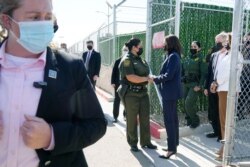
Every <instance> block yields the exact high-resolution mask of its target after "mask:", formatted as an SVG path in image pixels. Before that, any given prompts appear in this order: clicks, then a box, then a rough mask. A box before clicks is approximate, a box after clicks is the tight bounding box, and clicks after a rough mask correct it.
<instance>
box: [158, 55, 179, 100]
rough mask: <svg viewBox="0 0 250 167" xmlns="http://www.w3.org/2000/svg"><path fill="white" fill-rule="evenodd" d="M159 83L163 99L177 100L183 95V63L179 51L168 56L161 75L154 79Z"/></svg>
mask: <svg viewBox="0 0 250 167" xmlns="http://www.w3.org/2000/svg"><path fill="white" fill-rule="evenodd" d="M154 82H155V83H156V84H159V89H160V93H161V95H162V99H163V100H177V99H179V98H181V97H182V94H183V93H182V92H183V91H182V86H181V63H180V56H179V54H178V53H175V52H173V53H171V54H170V55H168V56H166V59H165V61H164V63H163V65H162V68H161V71H160V75H159V76H157V77H156V78H155V79H154Z"/></svg>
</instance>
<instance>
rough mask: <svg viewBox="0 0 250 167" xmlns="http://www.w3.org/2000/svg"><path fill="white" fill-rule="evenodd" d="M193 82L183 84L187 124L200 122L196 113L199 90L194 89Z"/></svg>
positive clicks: (194, 124) (193, 124)
mask: <svg viewBox="0 0 250 167" xmlns="http://www.w3.org/2000/svg"><path fill="white" fill-rule="evenodd" d="M195 85H197V84H195V83H186V84H184V106H185V112H186V119H187V124H188V125H192V126H196V125H199V124H200V119H199V116H198V115H197V112H198V106H197V99H198V97H199V92H195V91H194V87H195Z"/></svg>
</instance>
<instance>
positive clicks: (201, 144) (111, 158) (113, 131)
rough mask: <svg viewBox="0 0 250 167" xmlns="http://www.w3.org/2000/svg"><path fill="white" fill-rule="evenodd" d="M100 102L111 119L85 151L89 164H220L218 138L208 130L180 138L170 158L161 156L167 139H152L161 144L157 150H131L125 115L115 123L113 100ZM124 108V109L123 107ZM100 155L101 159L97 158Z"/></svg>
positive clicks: (168, 166) (128, 166)
mask: <svg viewBox="0 0 250 167" xmlns="http://www.w3.org/2000/svg"><path fill="white" fill-rule="evenodd" d="M99 100H100V103H101V105H102V107H103V110H104V112H105V115H106V118H107V119H108V120H109V126H108V131H107V134H106V135H105V137H104V138H103V139H101V140H100V141H99V142H98V143H96V144H95V145H93V146H91V147H89V148H87V149H86V150H84V151H85V154H86V157H87V160H88V163H89V166H90V167H99V166H100V167H141V166H142V167H151V166H155V167H165V166H166V167H215V166H217V165H220V163H219V162H217V161H215V160H214V159H215V157H216V155H215V154H214V153H215V152H216V151H217V150H218V148H219V147H220V143H218V142H217V141H216V139H207V138H206V137H205V132H203V133H198V134H195V135H192V136H189V137H184V138H181V140H180V146H179V147H178V154H177V156H176V157H171V159H170V160H164V159H160V158H158V156H159V155H161V154H164V152H163V151H162V148H165V147H166V145H167V143H166V141H161V140H156V139H153V141H152V142H153V143H154V144H157V145H158V150H149V149H141V150H142V151H141V152H139V153H132V152H130V150H129V149H130V148H129V146H128V144H127V142H126V136H125V133H126V131H125V127H126V122H124V121H123V118H122V114H120V116H119V122H118V123H115V124H113V123H112V122H111V121H112V104H113V103H112V102H107V101H106V100H105V99H103V98H102V97H99ZM120 111H122V108H121V110H120ZM97 157H98V158H97Z"/></svg>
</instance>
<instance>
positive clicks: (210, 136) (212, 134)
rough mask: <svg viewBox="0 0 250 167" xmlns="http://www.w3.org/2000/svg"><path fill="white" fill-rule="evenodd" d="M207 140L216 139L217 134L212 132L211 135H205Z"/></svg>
mask: <svg viewBox="0 0 250 167" xmlns="http://www.w3.org/2000/svg"><path fill="white" fill-rule="evenodd" d="M206 136H207V138H215V137H218V135H217V134H215V133H214V132H213V133H208V134H206Z"/></svg>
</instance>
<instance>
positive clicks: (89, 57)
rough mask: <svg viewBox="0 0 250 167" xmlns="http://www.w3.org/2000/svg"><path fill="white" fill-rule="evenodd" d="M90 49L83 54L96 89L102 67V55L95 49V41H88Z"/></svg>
mask: <svg viewBox="0 0 250 167" xmlns="http://www.w3.org/2000/svg"><path fill="white" fill-rule="evenodd" d="M86 44H87V48H88V51H86V52H84V53H83V55H82V58H83V62H84V64H85V67H86V70H87V71H88V76H89V79H90V81H91V83H92V85H93V87H94V89H95V84H96V81H97V79H98V77H99V73H100V69H101V55H100V53H99V52H96V51H95V50H94V49H93V45H94V42H93V41H87V43H86Z"/></svg>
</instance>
